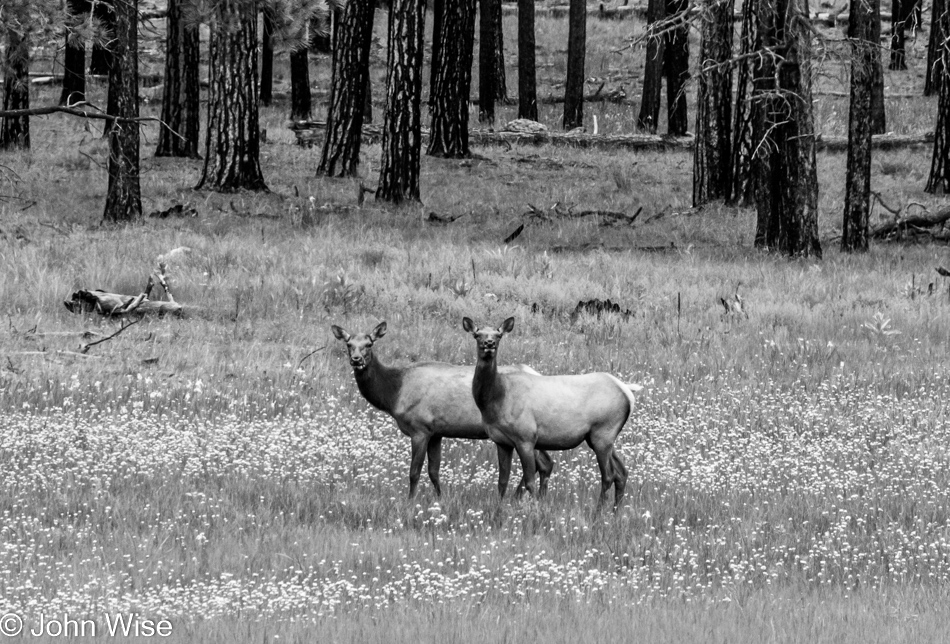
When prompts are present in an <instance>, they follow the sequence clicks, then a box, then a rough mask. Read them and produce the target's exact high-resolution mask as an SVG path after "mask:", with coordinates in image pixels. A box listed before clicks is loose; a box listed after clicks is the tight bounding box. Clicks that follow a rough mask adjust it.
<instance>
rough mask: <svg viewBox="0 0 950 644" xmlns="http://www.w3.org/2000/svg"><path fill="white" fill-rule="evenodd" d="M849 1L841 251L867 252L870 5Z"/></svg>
mask: <svg viewBox="0 0 950 644" xmlns="http://www.w3.org/2000/svg"><path fill="white" fill-rule="evenodd" d="M876 2H877V0H851V14H850V16H849V23H848V37H849V38H850V39H851V103H850V109H849V112H848V169H847V174H846V179H845V197H844V220H843V223H842V227H841V250H843V251H846V252H864V251H867V250H868V216H869V213H870V210H871V102H872V101H871V81H872V78H873V75H874V49H875V48H876V43H874V42H873V40H872V36H873V34H874V13H875V11H874V4H875V3H876Z"/></svg>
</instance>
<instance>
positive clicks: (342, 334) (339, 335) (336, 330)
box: [330, 324, 350, 342]
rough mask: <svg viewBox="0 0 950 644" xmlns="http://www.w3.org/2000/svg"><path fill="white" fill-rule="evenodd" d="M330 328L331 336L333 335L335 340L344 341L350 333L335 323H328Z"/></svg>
mask: <svg viewBox="0 0 950 644" xmlns="http://www.w3.org/2000/svg"><path fill="white" fill-rule="evenodd" d="M330 330H331V331H333V337H335V338H336V339H337V340H343V341H344V342H348V341H349V339H350V334H349V333H347V332H346V331H344V330H343V329H341V328H340V327H338V326H337V325H335V324H332V325H330Z"/></svg>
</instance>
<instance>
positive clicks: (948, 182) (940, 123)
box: [924, 0, 950, 194]
mask: <svg viewBox="0 0 950 644" xmlns="http://www.w3.org/2000/svg"><path fill="white" fill-rule="evenodd" d="M941 5H942V9H943V11H941V12H940V17H939V20H938V25H937V26H936V27H933V29H934V30H937V29H939V30H940V32H941V33H943V34H950V10H948V6H950V3H948V2H946V0H944V1H943V2H941ZM939 54H940V58H939V60H940V63H939V68H940V71H941V75H940V79H939V81H938V82H939V88H940V92H939V96H940V98H939V99H938V102H937V124H936V127H935V128H934V151H933V159H932V161H931V164H930V177H929V178H928V179H927V187H926V188H924V190H926V191H927V192H931V193H936V192H942V193H944V194H946V193H947V192H950V83H948V82H947V80H948V79H947V73H948V71H950V44H948V43H947V42H946V40H942V41H940V43H939Z"/></svg>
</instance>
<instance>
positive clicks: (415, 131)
mask: <svg viewBox="0 0 950 644" xmlns="http://www.w3.org/2000/svg"><path fill="white" fill-rule="evenodd" d="M424 36H425V0H392V6H391V8H390V10H389V48H388V53H387V59H388V60H387V67H388V69H389V85H388V87H387V88H386V116H385V118H384V119H383V140H382V148H383V153H382V159H381V161H380V168H379V186H378V187H377V189H376V200H377V201H389V202H391V203H396V204H398V203H402V202H403V201H406V200H411V201H418V200H419V164H420V156H421V151H422V124H421V121H420V113H419V108H420V103H421V101H422V53H423V40H424Z"/></svg>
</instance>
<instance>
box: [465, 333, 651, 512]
mask: <svg viewBox="0 0 950 644" xmlns="http://www.w3.org/2000/svg"><path fill="white" fill-rule="evenodd" d="M514 326H515V319H514V318H508V319H507V320H505V321H504V322H503V323H502V325H501V326H500V327H498V328H492V327H481V328H476V327H475V323H474V322H472V320H471V319H469V318H463V319H462V328H463V329H465V331H467V332H469V333H471V334H472V335H473V336H474V337H475V340H476V342H477V347H478V362H477V363H476V364H475V378H474V379H473V381H472V397H473V398H474V399H475V404H476V405H477V406H478V409H479V410H480V411H481V413H482V420H483V421H484V423H485V426H486V428H487V429H488V436H489V438H491V439H492V440H493V441H495V443H496V444H497V445H498V450H499V452H501V451H502V450H505V449H507V450H508V451H509V452H510V451H511V449H512V448H511V447H510V446H513V447H514V449H516V450H517V451H518V457H519V458H520V459H521V467H522V469H523V470H524V480H525V484H526V485H527V488H528V492H529V493H530V494H532V495H534V493H535V490H534V471H535V469H536V467H537V464H536V459H535V451H536V450H568V449H573V448H575V447H577V446H578V445H580V444H581V442H584V441H586V442H587V444H588V445H589V446H590V448H591V449H592V450H594V454H595V455H596V456H597V465H598V467H599V468H600V481H601V484H600V500H599V502H598V505H597V507H598V508H600V507H602V506H603V504H604V503H605V502H606V500H607V491H608V490H609V489H610V486H611V485H614V486H615V488H614V510H615V511H616V510H617V508H619V507H620V504H621V503H622V502H623V494H624V488H625V487H626V484H627V468H626V467H625V466H624V464H623V461H621V460H620V457H619V456H618V455H617V452H616V451H615V450H614V441H616V440H617V436H618V435H619V434H620V430H621V429H623V426H624V425H625V424H626V422H627V419H628V418H629V417H630V414H631V413H632V412H633V406H634V403H635V399H634V396H633V392H635V391H639V390H641V389H642V387H640V386H639V385H635V384H628V383H624V382H621V381H620V380H619V379H618V378H616V377H614V376H612V375H610V374H609V373H588V374H583V375H572V376H542V375H539V374H536V373H526V372H520V373H519V372H511V371H509V372H505V371H503V370H501V369H499V368H498V363H497V359H498V345H499V343H500V341H501V338H502V337H503V336H504V335H505V334H506V333H510V332H511V330H512V329H514ZM499 458H501V457H500V456H499Z"/></svg>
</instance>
